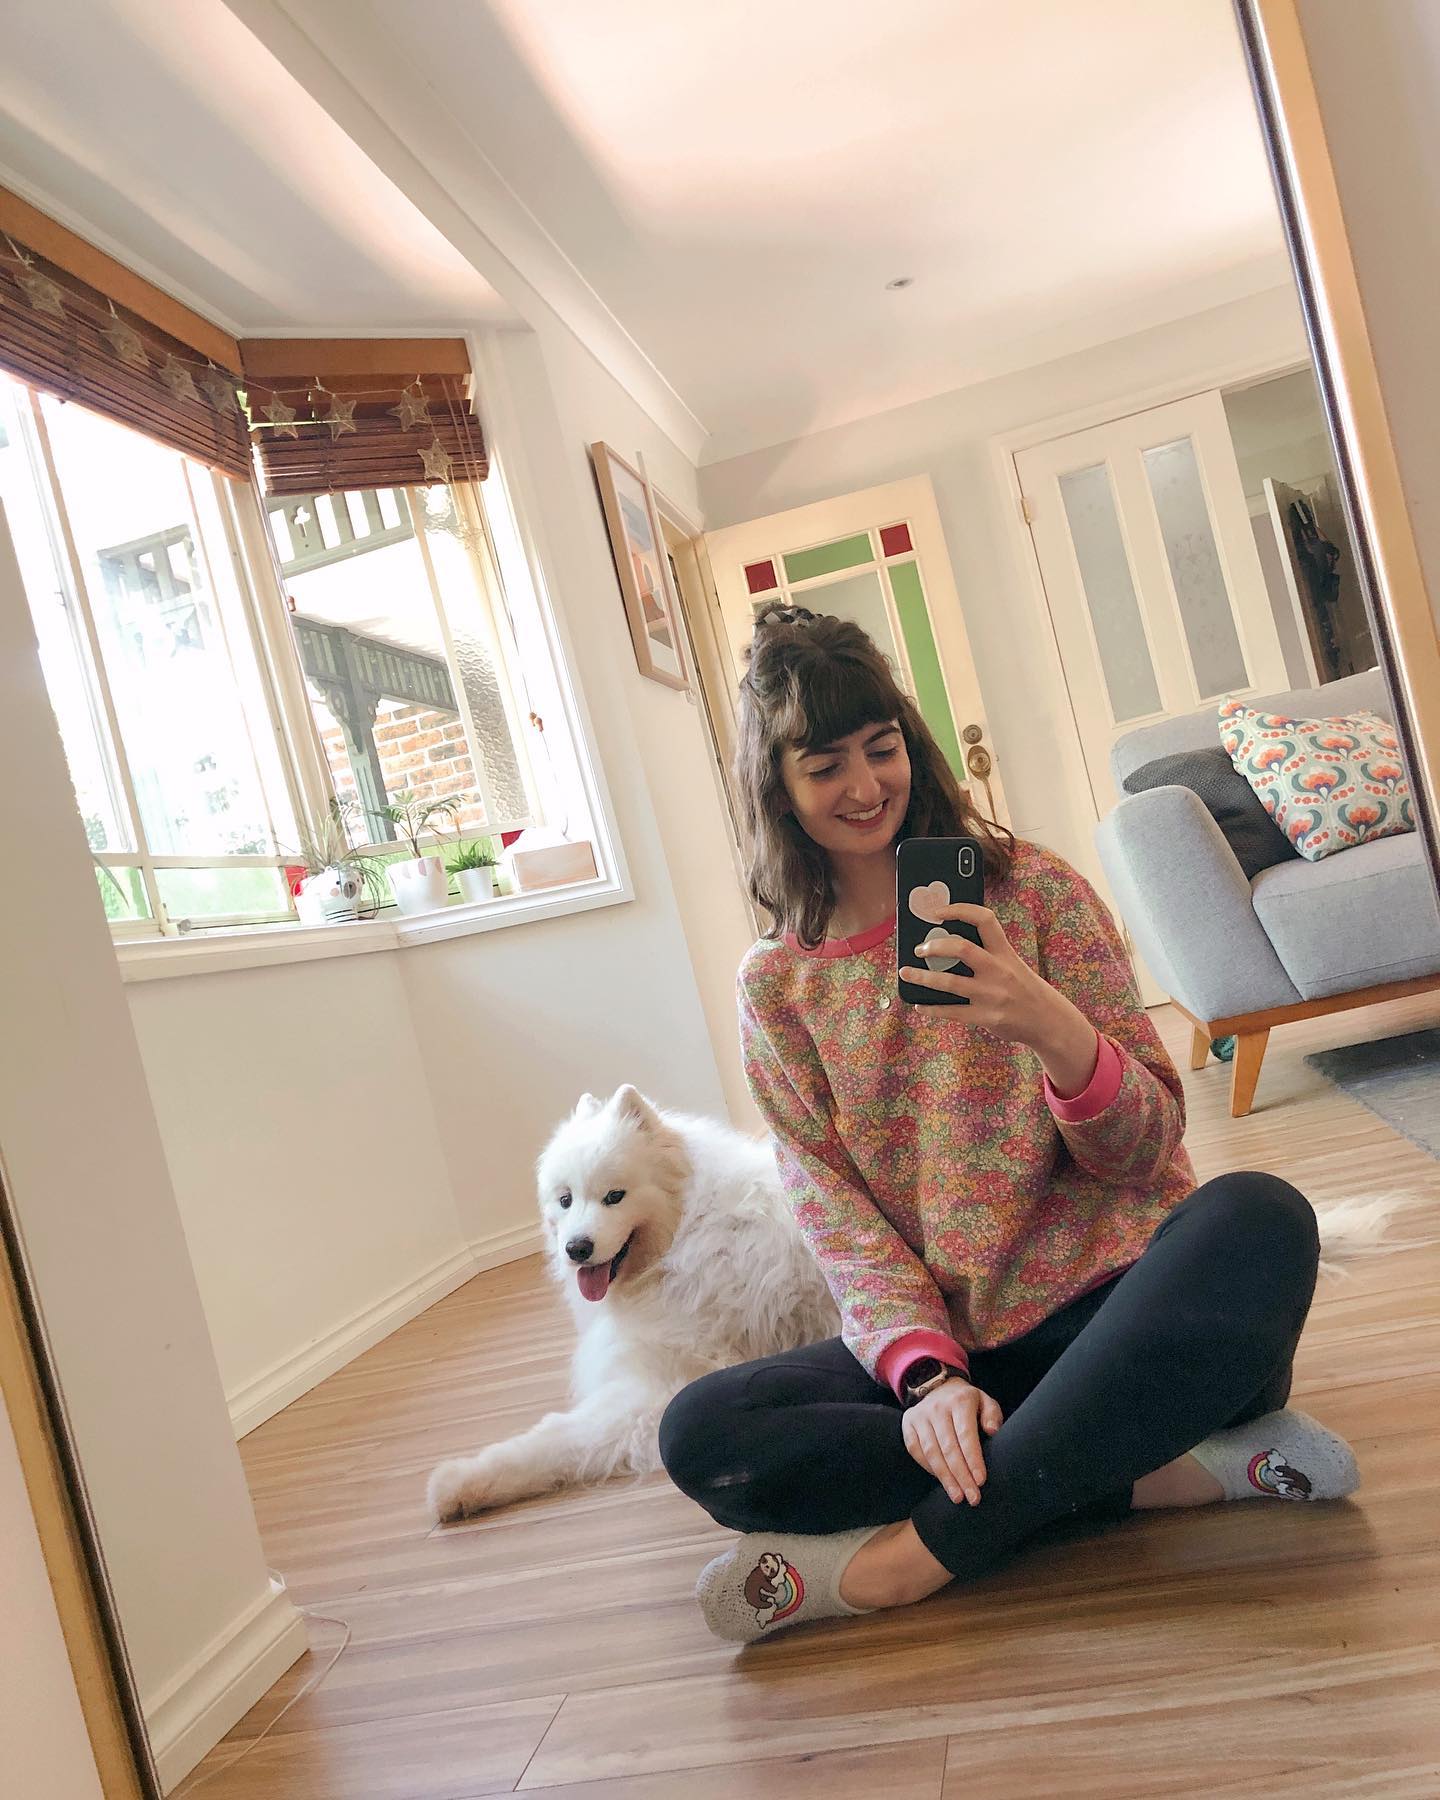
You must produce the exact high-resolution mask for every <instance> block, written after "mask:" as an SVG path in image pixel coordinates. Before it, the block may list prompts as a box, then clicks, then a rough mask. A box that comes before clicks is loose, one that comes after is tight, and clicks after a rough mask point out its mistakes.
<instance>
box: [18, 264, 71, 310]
mask: <svg viewBox="0 0 1440 1800" xmlns="http://www.w3.org/2000/svg"><path fill="white" fill-rule="evenodd" d="M15 279H16V280H17V281H18V282H19V283H20V291H21V293H23V294H24V296H25V298H26V299H27V300H28V301H29V302H30V304H31V306H33V307H34V309H35V311H36V312H38V313H48V314H49V315H50V317H51V318H52V319H63V318H64V317H65V304H64V302H65V290H64V289H63V288H62V287H61V286H60V283H59V282H58V281H52V280H51V279H50V277H49V276H48V275H42V274H41V273H40V271H39V270H38V269H36V268H34V267H32V266H31V264H29V263H26V264H25V266H24V267H23V268H22V269H21V271H20V273H19V274H18V275H17V276H16V277H15Z"/></svg>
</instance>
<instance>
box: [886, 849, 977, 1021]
mask: <svg viewBox="0 0 1440 1800" xmlns="http://www.w3.org/2000/svg"><path fill="white" fill-rule="evenodd" d="M961 903H963V904H965V905H968V906H983V905H984V904H985V855H984V851H983V850H982V848H981V846H980V844H979V843H978V842H977V841H976V840H975V839H974V838H968V837H953V838H905V839H904V840H903V842H901V843H899V844H897V845H896V847H895V919H896V930H895V945H896V956H897V958H898V960H897V962H896V965H895V966H896V968H897V970H898V969H904V968H911V969H919V968H931V969H946V970H949V971H951V972H953V973H955V974H957V975H962V976H963V975H964V974H966V973H967V971H966V969H965V967H964V965H963V964H960V959H959V958H958V957H950V958H945V957H929V958H926V957H922V956H920V955H919V954H918V951H919V947H920V945H921V944H923V943H924V942H925V940H926V938H927V937H929V936H930V934H931V932H932V931H935V930H937V929H941V930H944V931H946V932H948V933H949V934H950V936H952V937H963V938H969V940H970V942H971V943H972V944H978V943H979V942H980V933H979V931H978V930H977V929H976V928H975V926H973V925H967V924H964V923H962V921H960V920H959V919H955V920H952V921H951V922H949V923H947V924H943V925H942V924H941V922H940V921H939V920H938V918H937V917H936V909H937V908H939V907H942V906H952V905H958V904H961ZM957 964H960V966H959V967H957V966H956V965H957ZM898 979H899V978H898V976H897V980H898ZM899 985H900V998H901V999H902V1000H904V1001H906V1002H908V1003H909V1004H910V1005H911V1006H968V1005H969V1004H970V1002H969V1001H968V1000H967V999H966V998H965V996H964V995H963V994H951V993H946V992H944V991H942V990H941V989H940V988H928V987H916V986H915V984H914V983H913V982H910V981H901V982H900V984H899Z"/></svg>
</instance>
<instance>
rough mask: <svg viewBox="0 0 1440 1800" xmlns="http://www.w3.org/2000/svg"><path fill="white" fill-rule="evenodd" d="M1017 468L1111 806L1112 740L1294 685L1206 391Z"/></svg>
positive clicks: (1220, 422) (1093, 759) (1074, 693)
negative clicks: (1212, 704) (1236, 697)
mask: <svg viewBox="0 0 1440 1800" xmlns="http://www.w3.org/2000/svg"><path fill="white" fill-rule="evenodd" d="M1015 466H1016V470H1017V473H1018V474H1019V477H1020V490H1021V492H1022V494H1023V495H1024V496H1025V504H1026V514H1027V517H1028V518H1029V521H1030V530H1031V535H1032V537H1033V539H1034V543H1035V553H1036V557H1037V559H1038V561H1039V565H1040V575H1041V579H1042V581H1043V583H1044V587H1045V596H1046V599H1047V601H1048V603H1049V607H1050V614H1051V617H1052V619H1053V621H1054V625H1055V637H1056V642H1057V644H1058V646H1059V650H1060V659H1061V662H1062V664H1063V665H1064V670H1065V679H1066V683H1067V686H1068V687H1069V690H1070V699H1071V704H1072V706H1073V707H1074V711H1075V718H1076V722H1077V724H1078V726H1079V730H1080V739H1081V745H1082V749H1083V751H1084V755H1085V763H1086V768H1087V770H1088V772H1089V776H1090V785H1091V791H1092V792H1093V794H1094V796H1095V803H1096V808H1097V813H1098V812H1105V811H1108V810H1109V808H1110V807H1111V806H1112V805H1113V804H1114V803H1115V800H1116V799H1117V798H1118V795H1117V793H1116V789H1115V786H1114V782H1113V780H1112V778H1111V774H1110V747H1111V745H1112V744H1113V743H1114V741H1115V739H1116V738H1117V737H1120V736H1122V735H1123V734H1124V733H1125V732H1127V731H1133V730H1134V729H1135V727H1136V726H1137V725H1144V724H1149V723H1151V722H1152V721H1154V720H1157V719H1164V718H1167V717H1169V716H1171V715H1173V714H1175V713H1184V712H1193V711H1194V710H1195V709H1196V708H1197V707H1199V706H1202V705H1204V704H1205V703H1206V702H1207V701H1217V702H1218V701H1219V700H1220V699H1221V698H1222V697H1224V696H1225V695H1228V694H1248V693H1264V692H1269V691H1273V690H1275V689H1277V688H1284V687H1287V686H1288V685H1289V682H1288V678H1287V676H1286V671H1285V657H1284V653H1283V651H1282V649H1281V645H1280V638H1279V634H1278V633H1277V631H1276V628H1275V618H1274V615H1273V613H1272V612H1271V609H1270V601H1269V597H1268V594H1267V591H1266V587H1265V576H1264V572H1263V570H1262V569H1261V566H1260V558H1259V554H1258V552H1257V551H1256V548H1255V538H1254V535H1253V533H1252V531H1251V527H1250V515H1249V508H1248V506H1247V504H1246V500H1245V492H1244V487H1243V485H1242V483H1241V479H1240V470H1239V467H1238V465H1237V463H1236V460H1235V450H1234V446H1233V444H1232V443H1231V440H1230V431H1229V427H1228V425H1227V424H1226V420H1225V409H1224V406H1223V405H1222V403H1221V399H1220V395H1219V394H1218V392H1212V393H1207V394H1199V395H1196V396H1195V397H1194V398H1192V399H1189V400H1177V401H1175V402H1174V403H1173V404H1172V405H1169V406H1157V407H1153V408H1151V409H1150V410H1148V411H1146V412H1141V413H1132V414H1130V415H1129V416H1128V417H1126V418H1123V419H1116V420H1113V421H1112V422H1111V423H1109V424H1106V425H1099V426H1096V427H1094V428H1093V429H1092V430H1089V431H1078V432H1074V433H1072V434H1071V435H1070V436H1068V437H1063V438H1055V439H1053V440H1052V441H1051V442H1049V443H1046V444H1040V445H1037V446H1036V447H1035V448H1034V449H1031V450H1024V451H1021V452H1020V453H1019V454H1017V456H1016V458H1015ZM1216 742H1217V743H1218V742H1219V737H1218V734H1217V737H1216Z"/></svg>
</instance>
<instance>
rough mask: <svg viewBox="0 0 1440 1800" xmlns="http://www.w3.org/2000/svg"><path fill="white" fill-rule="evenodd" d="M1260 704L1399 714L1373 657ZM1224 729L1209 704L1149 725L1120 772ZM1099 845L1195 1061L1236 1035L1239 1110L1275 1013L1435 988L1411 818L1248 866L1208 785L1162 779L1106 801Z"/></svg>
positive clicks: (1426, 888)
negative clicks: (1370, 834) (1187, 1027)
mask: <svg viewBox="0 0 1440 1800" xmlns="http://www.w3.org/2000/svg"><path fill="white" fill-rule="evenodd" d="M1255 704H1256V705H1257V706H1263V707H1265V708H1267V709H1268V710H1270V711H1274V712H1284V713H1294V714H1297V715H1303V716H1306V717H1312V718H1314V717H1325V716H1327V715H1333V714H1340V713H1347V712H1354V711H1358V710H1361V709H1366V710H1369V711H1372V712H1376V713H1379V714H1380V716H1381V717H1382V718H1385V719H1390V718H1392V717H1393V714H1392V711H1391V707H1390V701H1389V696H1388V695H1387V693H1386V691H1385V685H1384V681H1383V678H1382V677H1381V675H1380V672H1379V671H1378V670H1374V669H1372V670H1370V671H1368V672H1367V673H1365V674H1363V675H1351V676H1347V677H1346V678H1345V679H1344V680H1343V681H1336V682H1331V683H1329V684H1328V685H1327V686H1325V687H1323V688H1318V689H1314V688H1309V689H1306V688H1302V689H1298V690H1295V691H1292V692H1290V693H1285V694H1271V695H1267V696H1264V697H1262V698H1260V699H1257V700H1256V701H1255ZM1218 743H1219V733H1218V728H1217V725H1216V716H1215V708H1214V707H1213V706H1210V707H1206V708H1205V709H1203V710H1202V711H1200V712H1195V713H1189V714H1186V715H1185V716H1184V717H1182V718H1177V719H1167V720H1164V721H1163V722H1161V723H1160V724H1158V725H1147V726H1142V727H1141V728H1140V729H1139V730H1137V731H1132V732H1130V733H1129V734H1128V736H1126V737H1123V738H1121V739H1120V740H1119V741H1118V742H1117V743H1116V745H1115V747H1114V750H1113V752H1112V754H1111V766H1112V768H1113V770H1114V773H1115V780H1116V785H1117V786H1119V785H1120V784H1121V783H1122V782H1123V781H1124V780H1125V778H1126V777H1127V776H1128V775H1130V774H1131V773H1132V772H1133V771H1134V770H1136V769H1138V768H1140V767H1141V766H1142V765H1143V764H1145V763H1148V762H1151V761H1153V760H1154V759H1155V758H1156V757H1160V756H1165V755H1167V754H1169V753H1170V752H1172V751H1177V750H1198V749H1204V748H1208V747H1210V746H1212V745H1216V744H1218ZM1096 845H1097V847H1098V849H1099V852H1100V860H1101V863H1102V864H1103V866H1104V869H1105V873H1106V876H1107V877H1108V879H1109V882H1110V886H1111V888H1112V890H1113V891H1114V894H1115V899H1116V903H1117V904H1118V906H1119V908H1120V913H1121V916H1122V917H1123V918H1124V920H1125V923H1126V925H1127V926H1128V927H1129V929H1130V933H1131V936H1132V937H1133V939H1134V941H1135V945H1136V948H1137V949H1138V950H1139V951H1140V954H1141V955H1142V956H1143V957H1144V958H1145V960H1146V962H1147V963H1148V964H1149V965H1150V967H1151V969H1152V970H1153V971H1154V973H1155V977H1156V979H1157V980H1158V981H1159V982H1160V983H1161V984H1162V985H1163V986H1164V987H1165V988H1166V989H1167V990H1168V991H1169V993H1170V995H1171V997H1172V998H1173V1000H1174V1002H1175V1004H1176V1006H1178V1007H1179V1009H1180V1011H1181V1012H1182V1013H1184V1014H1185V1016H1186V1017H1187V1018H1188V1019H1189V1020H1190V1023H1191V1025H1192V1027H1193V1032H1192V1039H1191V1057H1190V1066H1191V1067H1192V1068H1194V1069H1199V1068H1202V1067H1203V1066H1204V1063H1205V1058H1206V1056H1207V1054H1208V1052H1209V1047H1210V1043H1211V1041H1212V1040H1213V1039H1215V1038H1221V1037H1230V1036H1232V1035H1233V1036H1234V1037H1235V1039H1236V1046H1235V1058H1234V1064H1233V1075H1232V1085H1231V1094H1230V1111H1231V1114H1232V1116H1234V1117H1235V1118H1241V1117H1243V1116H1244V1115H1245V1114H1246V1113H1248V1112H1249V1111H1250V1107H1251V1104H1252V1102H1253V1099H1254V1095H1255V1085H1256V1082H1257V1081H1258V1079H1259V1075H1260V1065H1261V1062H1262V1060H1263V1058H1264V1055H1265V1046H1266V1044H1267V1042H1268V1040H1269V1036H1270V1032H1271V1030H1272V1028H1273V1027H1275V1026H1277V1025H1284V1024H1287V1023H1289V1022H1290V1021H1292V1020H1295V1019H1305V1018H1311V1017H1314V1016H1315V1015H1316V1014H1319V1013H1330V1012H1339V1011H1342V1010H1344V1009H1345V1008H1348V1007H1354V1006H1369V1005H1372V1004H1375V1003H1377V1002H1379V1001H1382V1000H1394V999H1399V998H1400V997H1401V996H1403V995H1406V994H1414V993H1419V992H1422V991H1424V990H1426V989H1430V988H1440V912H1437V908H1436V903H1435V895H1434V889H1433V888H1432V886H1431V883H1430V877H1429V871H1428V869H1427V868H1426V865H1425V861H1424V857H1423V854H1422V850H1421V844H1420V840H1419V838H1418V836H1417V835H1416V834H1415V833H1413V832H1411V833H1408V834H1406V835H1404V836H1400V837H1389V838H1380V839H1377V840H1376V841H1374V842H1372V843H1368V844H1358V845H1355V846H1353V847H1352V848H1350V849H1348V850H1341V851H1339V852H1337V853H1336V854H1335V855H1333V856H1328V857H1325V858H1324V859H1323V860H1322V861H1320V862H1315V863H1311V862H1305V861H1303V860H1299V859H1296V860H1292V861H1287V862H1282V863H1279V864H1277V865H1276V866H1275V867H1274V868H1268V869H1263V870H1261V872H1260V873H1259V874H1258V875H1257V876H1256V877H1255V879H1254V880H1253V881H1250V880H1248V879H1247V878H1246V876H1245V873H1244V871H1243V870H1242V869H1241V867H1240V864H1239V863H1238V862H1237V861H1236V859H1235V855H1234V853H1233V852H1232V850H1231V848H1230V845H1229V844H1228V843H1227V842H1226V840H1225V837H1224V836H1223V835H1222V833H1221V831H1220V827H1219V826H1218V825H1217V824H1216V823H1215V820H1214V819H1213V818H1212V817H1211V815H1210V813H1209V812H1208V811H1207V810H1206V808H1205V806H1204V804H1203V803H1202V802H1201V800H1200V799H1199V797H1198V796H1197V795H1196V794H1194V793H1192V792H1191V791H1190V789H1189V788H1183V787H1156V788H1151V789H1149V790H1148V791H1146V792H1144V793H1138V794H1129V795H1126V797H1125V798H1124V799H1122V800H1121V801H1120V803H1119V805H1118V806H1116V807H1115V808H1114V809H1113V810H1112V811H1111V812H1109V813H1107V814H1106V816H1105V817H1104V818H1103V819H1102V820H1101V821H1100V823H1099V825H1098V826H1097V828H1096Z"/></svg>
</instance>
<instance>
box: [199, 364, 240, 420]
mask: <svg viewBox="0 0 1440 1800" xmlns="http://www.w3.org/2000/svg"><path fill="white" fill-rule="evenodd" d="M200 385H201V387H202V388H204V390H205V398H206V399H207V400H208V401H209V402H210V404H211V405H212V406H213V407H214V408H215V410H216V412H217V413H220V414H222V415H223V414H225V413H238V412H239V410H240V402H239V401H238V400H237V399H236V398H235V384H234V382H233V381H231V380H230V379H229V377H228V376H226V375H222V374H221V373H220V371H219V369H211V370H210V371H209V372H208V373H207V374H204V375H202V376H201V377H200Z"/></svg>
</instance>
